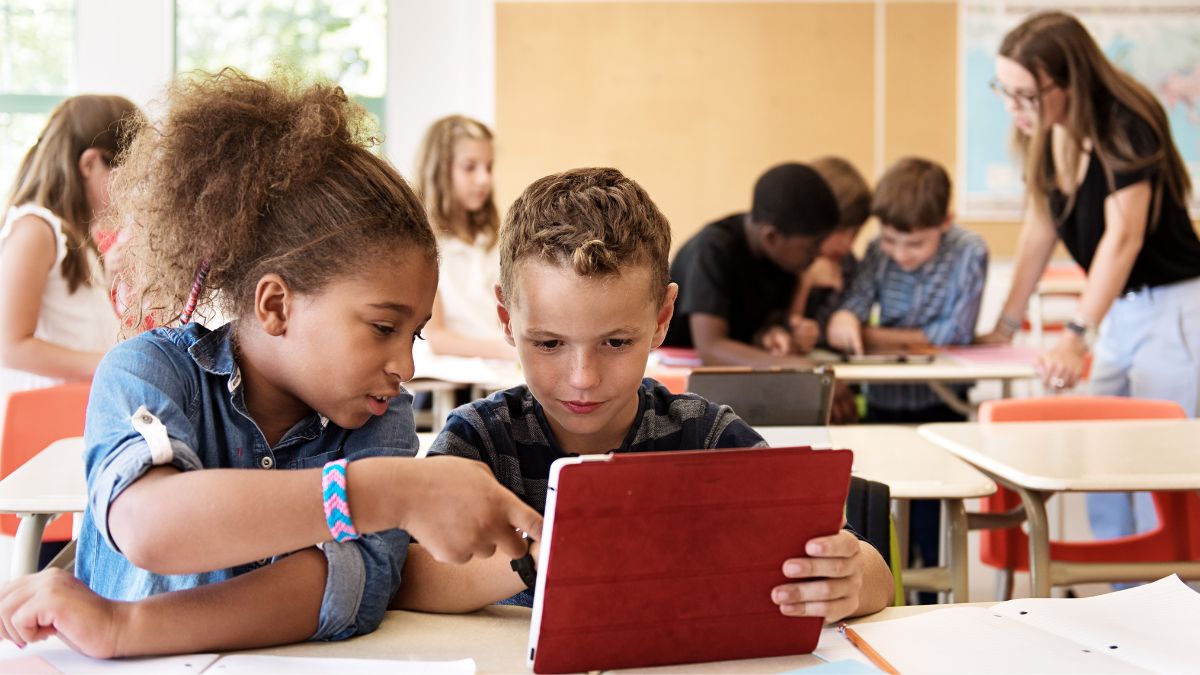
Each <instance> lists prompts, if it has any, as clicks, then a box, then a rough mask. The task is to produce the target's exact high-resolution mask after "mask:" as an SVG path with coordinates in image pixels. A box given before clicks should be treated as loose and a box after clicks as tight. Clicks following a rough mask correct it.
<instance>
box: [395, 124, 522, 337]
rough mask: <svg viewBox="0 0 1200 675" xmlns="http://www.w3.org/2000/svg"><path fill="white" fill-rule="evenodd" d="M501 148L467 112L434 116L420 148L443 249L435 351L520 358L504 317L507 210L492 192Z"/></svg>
mask: <svg viewBox="0 0 1200 675" xmlns="http://www.w3.org/2000/svg"><path fill="white" fill-rule="evenodd" d="M493 154H494V148H493V146H492V132H491V131H490V130H489V129H488V128H487V126H485V125H484V124H483V123H482V122H479V121H478V120H474V119H471V118H469V117H463V116H461V115H451V116H449V117H443V118H442V119H440V120H438V121H436V122H434V123H433V125H432V126H430V127H429V130H428V131H426V132H425V138H424V139H423V140H422V141H421V148H420V150H419V151H418V153H417V170H416V181H415V188H416V191H417V196H419V197H420V198H421V201H422V202H423V203H424V204H425V209H426V212H427V213H428V215H429V222H430V224H431V225H432V226H433V230H434V232H435V233H436V234H437V238H438V247H439V248H440V249H441V256H442V258H441V269H440V272H439V277H438V292H437V298H436V300H435V301H434V304H433V318H432V319H431V320H430V321H429V324H428V325H427V326H426V327H425V337H426V339H427V340H428V341H429V346H430V348H431V349H432V350H433V352H434V353H435V354H441V355H449V356H477V357H483V358H494V359H508V360H513V359H515V358H516V352H515V351H514V350H513V348H512V347H511V346H509V345H508V343H507V342H505V341H504V335H503V333H501V330H500V321H499V319H497V318H496V294H495V287H496V284H498V283H500V254H499V251H498V249H497V247H496V241H497V239H498V235H499V231H500V214H499V212H498V211H497V210H496V203H495V199H494V198H493V196H492V158H493Z"/></svg>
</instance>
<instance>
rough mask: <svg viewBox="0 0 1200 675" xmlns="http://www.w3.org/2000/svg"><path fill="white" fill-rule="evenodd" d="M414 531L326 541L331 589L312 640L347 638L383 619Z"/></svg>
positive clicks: (397, 586) (323, 600)
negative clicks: (344, 540)
mask: <svg viewBox="0 0 1200 675" xmlns="http://www.w3.org/2000/svg"><path fill="white" fill-rule="evenodd" d="M408 542H409V536H408V533H407V532H405V531H403V530H387V531H384V532H376V533H374V534H368V535H365V536H363V537H360V538H358V539H356V540H354V541H347V542H340V543H339V542H332V541H331V542H326V543H325V544H324V545H323V546H322V548H323V549H324V551H325V561H326V567H327V570H328V571H327V573H326V578H325V595H324V596H323V597H322V598H321V613H320V618H319V619H318V621H317V632H316V633H314V634H313V636H312V638H310V639H312V640H344V639H346V638H349V637H353V636H355V635H363V634H365V633H370V632H371V631H373V630H375V629H376V628H378V627H379V624H380V622H381V621H383V615H384V612H386V611H387V607H388V603H390V602H391V600H392V596H394V595H395V594H396V591H397V590H399V589H400V571H401V569H403V567H404V561H405V559H406V558H407V557H408Z"/></svg>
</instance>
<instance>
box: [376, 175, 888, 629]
mask: <svg viewBox="0 0 1200 675" xmlns="http://www.w3.org/2000/svg"><path fill="white" fill-rule="evenodd" d="M670 244H671V232H670V225H669V224H668V223H667V220H666V218H665V217H664V216H663V215H662V213H661V212H660V211H659V210H658V208H657V207H656V206H655V205H654V203H653V202H652V201H651V200H650V198H649V196H648V195H647V194H646V192H645V191H644V190H643V189H642V188H641V187H640V186H639V185H638V184H637V183H635V182H633V181H632V180H630V179H628V178H626V177H625V176H624V175H622V174H621V173H620V172H619V171H617V170H615V169H576V170H573V171H568V172H565V173H562V174H557V175H552V176H547V177H545V178H542V179H540V180H538V181H536V182H534V183H533V184H532V185H530V186H529V187H528V188H527V189H526V190H525V192H524V194H523V195H522V196H521V197H520V198H518V199H517V201H516V202H515V203H514V204H513V205H512V208H511V209H510V210H509V213H508V216H507V222H506V223H505V224H504V227H503V228H501V234H500V279H501V283H500V287H499V288H497V292H496V297H497V301H498V312H499V315H500V320H501V323H502V324H503V327H504V332H505V336H506V339H507V340H508V341H509V343H510V344H513V345H514V346H515V347H516V348H517V355H518V358H519V359H520V361H521V365H522V367H523V369H524V372H525V376H526V380H527V382H528V384H527V385H524V386H520V387H514V388H512V389H509V390H506V391H502V392H499V393H497V394H495V395H493V396H491V397H490V398H487V399H483V400H480V401H476V402H474V403H471V404H469V405H466V406H463V407H461V408H458V409H457V410H455V411H454V413H453V414H452V415H451V416H450V419H449V420H448V421H447V423H446V427H445V429H444V430H443V432H442V433H441V435H439V436H438V438H437V440H436V441H434V444H433V446H432V448H431V449H430V454H431V455H433V454H441V455H457V456H461V457H467V458H471V459H476V460H479V461H482V462H484V463H485V464H487V465H488V466H489V468H491V470H492V472H493V473H494V474H495V476H496V478H497V480H499V481H500V482H501V483H502V484H503V485H505V486H506V487H508V488H509V489H510V490H512V491H513V492H514V493H516V494H517V495H518V496H519V497H521V498H522V499H523V500H524V501H525V502H526V503H527V504H529V505H530V506H532V507H533V508H535V509H537V510H538V511H539V512H540V511H543V510H544V508H545V504H546V486H547V479H548V477H549V474H550V465H551V464H552V463H553V462H554V460H556V459H559V458H561V457H568V456H572V455H582V454H599V453H607V452H649V451H664V450H689V449H702V448H703V449H708V448H740V447H752V446H765V445H766V443H765V442H764V441H763V440H762V438H761V437H760V436H759V435H758V434H757V433H756V432H755V431H754V430H753V429H751V428H750V426H749V425H747V424H746V423H745V422H743V421H742V420H741V419H740V418H738V417H737V415H735V414H734V413H733V411H732V410H730V409H729V407H728V406H722V405H718V404H715V403H710V402H708V401H705V400H704V399H702V398H700V397H698V396H695V395H691V394H679V395H676V394H671V393H670V392H669V391H667V389H666V388H665V387H663V386H662V385H660V384H658V383H657V382H655V381H654V380H651V379H643V374H644V372H645V368H646V360H647V358H648V356H649V353H650V350H651V349H653V348H655V347H657V346H659V344H661V343H662V341H663V337H664V336H665V334H666V331H667V326H668V325H669V323H670V321H671V315H672V312H673V307H674V303H675V297H676V294H677V292H678V288H677V286H676V285H675V284H673V283H671V282H670V277H669V274H668V268H667V257H668V252H669V250H670ZM531 552H532V553H533V556H534V558H535V559H536V558H537V552H538V546H537V543H536V542H535V543H534V544H533V545H532V549H531ZM805 552H806V554H807V555H809V556H811V557H810V558H798V559H791V560H782V561H779V563H780V565H781V566H782V569H783V573H784V575H785V576H786V577H788V578H789V579H795V580H796V581H795V582H792V583H787V584H782V585H780V586H777V587H776V588H774V589H773V590H772V601H773V602H774V603H775V604H776V605H778V606H779V609H780V611H781V612H782V613H784V614H786V615H789V616H823V617H825V618H826V620H828V621H836V620H838V619H840V618H843V617H846V616H853V615H860V614H867V613H870V612H874V611H877V610H879V609H882V608H883V607H884V606H886V605H887V604H889V603H890V602H891V595H892V577H891V573H890V571H889V570H888V568H887V565H886V564H885V563H884V561H883V558H882V557H881V556H880V555H879V553H878V552H877V551H875V549H874V548H872V547H871V545H870V544H868V543H866V542H864V541H860V540H859V539H857V538H856V537H855V536H854V535H853V534H852V533H851V532H850V531H848V530H843V531H841V532H839V533H838V534H836V535H832V536H828V537H820V538H816V539H812V540H810V541H808V542H807V544H806V546H805ZM495 558H500V557H498V556H497V557H495ZM405 576H406V577H407V578H408V579H409V581H410V582H411V583H408V584H402V585H401V590H400V593H399V594H398V595H397V596H396V599H395V600H394V601H393V607H400V608H405V609H419V610H426V611H441V612H466V611H473V610H475V609H478V608H480V607H483V606H485V605H488V604H491V603H495V602H498V601H503V600H505V599H510V600H509V602H511V603H513V604H523V605H531V604H532V595H531V594H530V593H529V592H528V591H526V590H524V589H525V583H524V582H523V581H522V580H521V578H519V577H518V576H517V575H516V574H514V573H513V571H512V569H511V568H510V566H509V562H508V561H507V560H503V559H489V560H486V561H480V562H472V563H469V564H467V565H462V566H451V565H444V564H441V563H438V562H436V561H435V560H434V559H433V558H432V556H429V555H427V554H426V553H425V552H424V551H423V550H422V549H421V546H420V545H413V546H412V547H411V549H410V552H409V558H408V562H407V564H406V567H405ZM812 577H821V578H820V579H812ZM514 596H515V597H514Z"/></svg>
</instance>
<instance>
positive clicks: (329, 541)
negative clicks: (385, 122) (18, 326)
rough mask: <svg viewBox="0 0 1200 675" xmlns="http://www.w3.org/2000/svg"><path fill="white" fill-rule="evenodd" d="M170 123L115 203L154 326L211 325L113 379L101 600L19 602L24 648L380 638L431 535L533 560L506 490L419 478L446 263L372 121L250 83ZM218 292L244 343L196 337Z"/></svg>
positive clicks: (217, 78)
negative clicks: (416, 415)
mask: <svg viewBox="0 0 1200 675" xmlns="http://www.w3.org/2000/svg"><path fill="white" fill-rule="evenodd" d="M168 105H169V108H168V110H167V112H166V115H165V117H164V118H163V119H162V120H161V121H160V122H158V123H155V124H153V125H146V126H143V127H142V128H141V129H140V131H139V134H138V136H137V138H136V139H135V140H134V142H133V144H132V147H131V149H130V151H129V154H128V156H127V157H126V160H125V162H124V164H123V168H122V173H121V175H120V176H119V179H118V181H117V182H116V184H115V185H114V205H115V206H116V207H117V208H118V210H119V213H120V215H121V216H122V217H123V218H124V222H129V223H132V224H133V225H132V228H131V230H130V232H131V236H130V240H129V242H128V244H127V247H128V248H127V251H126V253H127V255H128V256H129V260H130V267H131V269H133V270H134V271H135V272H136V273H137V276H135V277H134V280H133V288H134V290H135V291H138V292H139V294H141V295H142V297H144V298H145V299H146V300H147V302H146V303H145V304H139V305H138V306H139V307H140V306H146V307H159V308H162V309H160V310H159V312H158V319H159V320H158V321H157V323H158V325H169V324H171V323H173V322H176V321H179V322H181V323H185V324H187V325H184V326H182V327H174V328H160V329H157V330H154V331H151V332H148V333H144V334H142V335H139V336H138V337H135V338H132V339H130V340H128V341H126V342H124V343H123V344H121V345H119V346H118V347H116V348H115V349H114V350H113V351H111V352H110V353H109V354H108V356H106V357H105V359H104V361H103V362H102V363H101V365H100V368H99V370H98V371H97V374H96V378H95V383H94V386H93V389H92V398H91V402H90V404H89V409H88V419H87V429H86V433H85V445H86V450H85V453H86V454H85V457H84V460H85V467H86V471H87V480H88V495H87V499H88V501H87V510H86V511H85V513H84V516H83V523H82V531H81V532H80V537H79V549H78V553H77V555H76V571H77V573H78V575H79V579H78V580H76V579H75V578H73V577H71V576H70V575H69V574H67V573H65V572H62V571H61V570H50V571H46V572H42V573H40V574H37V575H31V576H27V577H23V578H20V579H17V580H15V581H13V582H11V583H9V584H7V585H6V586H4V587H3V588H2V589H0V637H4V638H6V639H9V640H12V641H14V642H16V643H17V644H18V645H23V644H25V643H27V642H31V641H35V640H39V639H43V638H45V637H48V636H50V635H58V636H60V637H61V638H62V639H63V640H64V641H66V642H67V643H68V644H70V645H71V646H73V647H74V648H76V649H78V650H80V651H82V652H84V653H86V654H88V655H91V656H99V657H112V656H133V655H149V654H163V653H177V652H197V651H223V650H232V649H243V648H250V647H257V646H268V645H274V644H281V643H287V642H297V641H302V640H307V639H313V640H336V639H342V638H346V637H349V636H352V635H358V634H362V633H367V632H370V631H372V630H374V629H375V628H376V627H377V626H378V625H379V622H380V621H381V619H382V617H383V613H384V611H385V609H386V607H387V604H388V601H389V600H390V599H391V596H392V594H393V593H394V592H395V590H396V588H397V586H398V585H399V583H400V571H401V568H402V566H403V563H404V559H405V556H406V553H407V545H408V541H409V534H408V533H410V532H411V533H412V534H413V535H414V536H416V537H419V538H420V541H421V543H422V551H423V552H424V553H425V554H426V555H430V556H432V557H434V558H437V559H439V560H446V561H452V562H464V561H466V560H468V559H469V558H471V557H472V556H479V555H482V556H488V555H491V554H492V553H493V552H495V551H496V550H497V549H499V550H501V551H503V552H504V553H506V554H507V556H506V560H507V558H509V557H517V556H520V555H523V554H524V550H525V547H524V544H523V543H522V542H521V540H520V537H519V536H518V534H517V533H516V530H517V529H520V530H523V531H526V532H529V533H531V534H532V535H533V536H537V533H538V531H539V529H540V523H541V519H540V518H539V516H538V515H537V513H536V512H534V511H533V510H532V509H530V508H529V507H527V506H525V505H524V504H521V503H520V501H519V500H517V499H516V498H515V497H514V496H513V495H512V494H510V493H508V492H507V491H505V490H503V489H502V488H500V487H499V486H498V485H497V484H496V482H495V480H493V479H492V477H491V475H489V473H488V472H487V471H486V470H485V469H484V468H483V467H481V466H480V465H478V464H476V463H473V462H468V461H465V460H461V459H457V458H438V459H435V460H416V459H412V458H410V457H405V456H406V455H411V454H412V453H413V452H414V450H415V448H416V444H417V440H416V434H415V432H414V427H413V418H412V409H411V397H410V396H409V395H408V393H407V392H405V391H404V390H403V389H402V387H401V382H403V381H404V380H405V379H407V378H409V377H411V376H412V373H413V362H412V342H413V340H414V339H416V338H417V337H419V336H420V329H421V327H422V325H423V324H424V323H425V322H426V321H427V320H428V317H429V313H430V307H431V305H432V303H433V296H434V289H435V283H436V279H437V251H436V248H435V243H434V236H433V232H432V231H431V230H430V227H429V224H428V222H427V221H426V219H425V214H424V210H423V209H422V208H421V205H420V203H419V202H418V200H417V198H416V196H415V195H414V194H413V193H412V191H411V190H409V188H408V186H407V185H406V184H405V183H404V181H403V180H402V179H401V178H400V176H399V174H397V173H396V172H395V170H394V169H392V168H391V167H390V166H389V165H387V164H386V163H385V162H384V161H383V160H381V159H380V158H379V157H377V156H376V155H374V154H372V153H371V151H370V150H369V149H368V148H367V139H369V138H370V131H369V129H368V128H367V126H366V125H367V120H368V119H369V118H368V117H367V114H366V111H365V110H363V109H362V108H361V107H360V106H358V105H357V104H354V103H352V102H350V101H349V100H348V98H347V97H346V95H345V93H344V92H343V91H342V90H341V89H340V88H338V87H334V86H330V85H313V86H301V85H298V84H295V83H292V82H289V81H287V80H284V79H280V80H277V81H273V82H259V81H256V80H252V79H250V78H247V77H245V76H243V75H241V74H239V73H237V72H236V71H231V70H226V71H222V72H221V73H219V74H217V75H213V76H203V77H199V78H195V79H191V80H187V81H181V82H180V83H178V84H177V85H175V86H174V87H173V88H172V90H171V91H170V94H169V97H168ZM197 270H199V272H197ZM218 290H219V293H218V294H216V300H217V302H219V303H220V304H221V305H222V309H223V310H225V313H226V314H227V315H229V316H234V317H236V318H235V320H234V321H233V322H231V323H230V324H227V325H225V326H222V327H221V328H218V329H216V330H212V331H209V330H207V329H205V328H203V327H202V326H199V325H196V324H194V323H187V320H188V319H189V318H190V316H191V315H192V313H193V312H194V311H198V308H197V305H199V306H200V307H201V308H202V307H203V306H204V305H205V304H206V303H208V302H209V301H210V300H211V299H212V294H213V292H214V291H218ZM139 324H140V321H134V322H132V323H130V324H129V325H139ZM277 469H282V470H277ZM398 528H403V529H398Z"/></svg>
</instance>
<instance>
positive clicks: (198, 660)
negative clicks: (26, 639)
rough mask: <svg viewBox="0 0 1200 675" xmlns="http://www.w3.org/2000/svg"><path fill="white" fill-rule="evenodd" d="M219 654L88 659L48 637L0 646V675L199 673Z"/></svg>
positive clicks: (157, 674)
mask: <svg viewBox="0 0 1200 675" xmlns="http://www.w3.org/2000/svg"><path fill="white" fill-rule="evenodd" d="M219 657H220V655H219V654H188V655H186V656H166V657H159V658H147V659H114V660H111V661H104V660H100V659H91V658H88V657H86V656H84V655H82V654H80V653H78V652H76V651H74V650H72V649H71V648H70V647H68V646H67V645H66V644H65V643H64V642H63V641H62V640H59V639H58V638H49V639H47V640H45V641H43V642H38V643H34V644H31V645H29V646H27V647H26V648H25V649H18V648H17V646H16V645H14V644H12V643H11V642H5V643H3V644H2V645H0V673H67V674H73V673H147V674H148V675H149V674H152V673H153V674H155V675H159V674H161V675H173V674H174V673H188V674H190V675H196V674H197V673H202V672H204V670H205V669H206V668H208V667H209V666H210V665H212V663H213V662H215V661H216V660H217V659H218V658H219Z"/></svg>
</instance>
